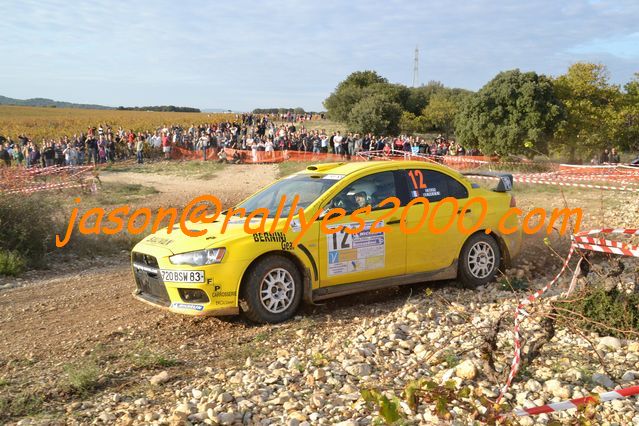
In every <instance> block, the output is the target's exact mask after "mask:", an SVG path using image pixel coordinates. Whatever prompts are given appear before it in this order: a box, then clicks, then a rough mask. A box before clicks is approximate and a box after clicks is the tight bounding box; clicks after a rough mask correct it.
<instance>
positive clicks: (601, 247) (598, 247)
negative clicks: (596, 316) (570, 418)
mask: <svg viewBox="0 0 639 426" xmlns="http://www.w3.org/2000/svg"><path fill="white" fill-rule="evenodd" d="M596 234H623V235H639V229H624V228H602V229H593V230H590V231H583V232H579V233H577V234H575V235H573V236H572V242H571V244H570V250H569V251H568V255H567V256H566V260H564V263H563V265H562V267H561V270H560V271H559V273H558V274H557V275H555V277H554V278H553V279H552V281H550V282H549V283H548V284H547V285H546V286H544V287H543V288H541V289H539V290H537V291H536V292H535V293H533V294H532V295H530V296H528V297H526V298H524V299H522V300H521V301H520V302H519V305H518V306H517V309H516V310H515V325H514V328H513V338H514V347H515V353H514V356H513V361H512V364H511V367H510V372H509V374H508V378H507V379H506V383H505V384H504V386H503V387H502V388H501V390H500V393H499V396H498V397H497V401H496V403H497V404H498V403H499V402H500V401H501V400H502V399H503V397H504V395H505V393H506V392H507V391H508V389H510V385H511V384H512V381H513V379H514V378H515V376H516V375H517V371H518V370H519V364H520V362H521V339H520V325H521V322H522V321H523V320H524V319H525V318H526V317H527V316H528V313H527V312H526V310H525V308H526V306H528V305H530V304H531V303H532V302H534V301H535V300H537V299H539V298H540V297H541V295H543V294H544V293H545V292H546V291H547V290H548V289H549V288H550V287H552V285H554V284H555V283H556V282H557V280H559V278H560V277H561V275H562V274H563V273H564V271H565V270H566V268H567V267H568V263H569V262H570V259H571V258H572V255H573V253H574V252H575V249H576V248H581V249H584V250H591V251H599V252H603V253H610V254H620V255H624V256H632V257H639V246H635V245H630V244H626V243H621V242H618V241H611V240H607V239H602V238H593V237H590V236H591V235H596ZM577 271H578V268H577V269H576V270H575V274H576V273H577ZM574 278H575V277H573V281H574ZM571 290H572V285H571ZM571 290H569V292H570V291H571ZM629 389H632V388H629ZM636 393H639V392H636ZM608 394H612V392H608ZM634 394H635V393H633V395H634ZM602 395H604V394H602ZM611 399H616V398H611ZM558 404H566V405H565V406H566V407H568V408H573V407H572V406H569V404H568V402H567V403H558ZM551 405H552V404H551ZM560 406H561V407H564V405H560ZM544 407H545V406H544ZM537 408H541V407H537ZM568 408H564V409H568ZM530 410H532V409H530ZM550 411H558V410H555V409H552V410H550ZM542 412H549V411H542ZM527 413H528V414H530V412H527ZM540 413H541V412H540ZM536 414H539V413H536ZM517 415H525V414H517Z"/></svg>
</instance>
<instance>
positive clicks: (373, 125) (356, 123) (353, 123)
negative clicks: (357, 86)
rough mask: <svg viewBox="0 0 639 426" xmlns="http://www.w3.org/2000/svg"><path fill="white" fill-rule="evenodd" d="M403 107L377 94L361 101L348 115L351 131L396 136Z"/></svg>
mask: <svg viewBox="0 0 639 426" xmlns="http://www.w3.org/2000/svg"><path fill="white" fill-rule="evenodd" d="M401 115H402V107H401V105H400V104H399V103H397V102H396V101H395V100H393V99H392V98H389V97H388V96H386V95H384V94H381V93H377V94H374V95H371V96H367V97H365V98H363V99H362V100H360V101H359V102H358V103H357V104H355V106H354V107H353V109H352V111H351V112H350V114H349V115H348V120H347V124H348V127H349V129H350V130H352V131H353V132H358V133H368V132H371V133H373V134H376V135H396V134H398V133H399V121H400V118H401Z"/></svg>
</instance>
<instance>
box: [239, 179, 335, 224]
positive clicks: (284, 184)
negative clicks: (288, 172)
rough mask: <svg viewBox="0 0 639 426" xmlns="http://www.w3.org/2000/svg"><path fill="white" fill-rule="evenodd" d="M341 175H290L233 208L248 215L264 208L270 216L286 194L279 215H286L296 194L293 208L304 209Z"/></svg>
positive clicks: (273, 215)
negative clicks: (295, 204)
mask: <svg viewBox="0 0 639 426" xmlns="http://www.w3.org/2000/svg"><path fill="white" fill-rule="evenodd" d="M341 177H342V176H336V175H323V176H322V175H292V176H290V177H288V178H285V179H282V180H280V181H279V182H277V183H275V184H273V185H272V186H269V187H268V188H266V189H264V190H262V191H260V192H258V193H256V194H255V195H253V196H252V197H251V198H249V199H248V200H246V201H245V202H243V203H242V204H240V205H238V206H237V207H235V209H238V208H243V209H245V210H246V214H247V215H248V214H249V213H251V212H252V211H254V210H256V209H259V208H266V209H268V211H269V215H268V217H271V218H272V217H275V214H276V213H277V208H278V206H279V204H280V200H281V198H282V197H283V196H284V195H286V202H285V203H284V208H283V209H282V213H281V216H287V215H288V214H289V211H290V209H291V203H292V202H293V198H295V196H296V195H299V201H298V203H297V207H296V208H295V210H297V209H299V208H302V209H305V208H306V207H308V206H310V205H311V204H312V203H313V202H314V201H315V200H317V198H318V197H319V196H320V195H322V194H323V193H324V192H326V191H327V190H328V189H329V188H330V187H331V186H333V185H335V184H336V183H337V182H338V180H339V178H341Z"/></svg>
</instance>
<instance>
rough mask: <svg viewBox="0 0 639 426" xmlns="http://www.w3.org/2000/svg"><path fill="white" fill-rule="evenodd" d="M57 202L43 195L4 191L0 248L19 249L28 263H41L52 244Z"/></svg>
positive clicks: (0, 211) (1, 210)
mask: <svg viewBox="0 0 639 426" xmlns="http://www.w3.org/2000/svg"><path fill="white" fill-rule="evenodd" d="M57 207H58V205H57V203H54V202H53V201H52V198H51V197H45V196H43V195H32V196H24V195H3V196H2V203H0V251H9V252H15V253H18V254H19V255H20V256H21V257H22V258H23V259H24V260H25V262H26V264H27V265H29V266H38V265H41V264H42V263H43V260H44V255H45V254H46V253H47V251H48V250H49V248H51V247H53V241H54V240H53V238H54V235H55V232H56V228H57V226H56V219H55V214H56V208H57Z"/></svg>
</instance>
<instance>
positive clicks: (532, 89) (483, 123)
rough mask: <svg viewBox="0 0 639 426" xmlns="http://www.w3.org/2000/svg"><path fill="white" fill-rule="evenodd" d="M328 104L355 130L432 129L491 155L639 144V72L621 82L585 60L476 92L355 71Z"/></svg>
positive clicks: (514, 73) (507, 74)
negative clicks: (553, 72)
mask: <svg viewBox="0 0 639 426" xmlns="http://www.w3.org/2000/svg"><path fill="white" fill-rule="evenodd" d="M324 106H325V107H326V109H327V112H328V117H329V118H331V119H333V120H336V121H340V122H343V123H345V124H346V125H347V126H348V128H349V130H351V131H353V132H359V133H368V132H372V133H375V134H380V135H397V134H399V133H406V134H415V133H426V132H432V131H434V132H440V133H444V134H446V135H454V137H455V138H456V140H457V141H458V142H459V143H461V144H462V145H464V146H465V147H466V148H478V149H479V150H481V151H482V152H484V153H486V154H493V153H497V154H499V155H526V156H528V157H534V156H535V155H537V154H544V155H550V154H558V155H563V156H568V157H569V158H570V159H571V160H573V161H574V160H577V159H583V158H588V157H589V156H591V155H592V154H593V153H596V152H599V151H600V150H602V149H604V148H610V147H617V148H619V149H621V150H623V151H637V150H639V73H637V74H635V77H634V78H633V79H632V80H631V81H629V82H628V83H626V84H625V85H623V86H620V85H615V84H612V83H610V77H609V73H608V70H607V68H606V67H605V66H604V65H602V64H593V63H585V62H579V63H576V64H573V65H572V66H570V68H569V69H568V70H567V72H566V73H565V74H563V75H560V76H558V77H550V76H546V75H543V74H537V73H536V72H534V71H531V72H521V71H520V70H518V69H515V70H509V71H503V72H500V73H499V74H497V75H496V76H495V77H494V78H493V79H492V80H491V81H489V82H488V83H487V84H486V85H484V86H483V87H482V88H481V89H479V90H478V91H477V92H472V91H469V90H464V89H458V88H449V87H445V86H444V85H443V84H441V83H440V82H435V81H431V82H429V83H428V84H426V85H423V86H420V87H414V88H411V87H406V86H404V85H401V84H393V83H389V82H388V80H387V79H385V78H383V77H382V76H380V75H379V74H377V73H376V72H375V71H357V72H354V73H352V74H350V75H349V76H348V77H347V78H346V79H345V80H344V81H342V82H340V83H339V84H338V85H337V87H336V89H335V90H334V91H333V93H331V95H330V96H329V97H328V98H326V100H325V101H324Z"/></svg>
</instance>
